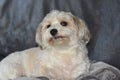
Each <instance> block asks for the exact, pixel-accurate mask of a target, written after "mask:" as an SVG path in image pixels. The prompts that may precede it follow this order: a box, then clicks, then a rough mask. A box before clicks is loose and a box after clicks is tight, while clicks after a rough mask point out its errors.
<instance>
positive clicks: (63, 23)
mask: <svg viewBox="0 0 120 80" xmlns="http://www.w3.org/2000/svg"><path fill="white" fill-rule="evenodd" d="M60 24H61V25H62V26H67V25H68V23H67V22H66V21H62V22H61V23H60Z"/></svg>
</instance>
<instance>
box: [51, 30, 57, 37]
mask: <svg viewBox="0 0 120 80" xmlns="http://www.w3.org/2000/svg"><path fill="white" fill-rule="evenodd" d="M57 32H58V30H57V29H51V31H50V34H51V35H52V36H55V35H56V34H57Z"/></svg>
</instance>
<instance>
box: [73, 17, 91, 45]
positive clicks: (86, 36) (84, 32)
mask: <svg viewBox="0 0 120 80" xmlns="http://www.w3.org/2000/svg"><path fill="white" fill-rule="evenodd" d="M73 20H74V22H75V24H76V26H77V28H78V31H77V35H78V37H79V40H82V41H83V42H85V43H86V44H87V43H88V42H89V40H90V32H89V30H88V28H87V26H86V24H85V22H84V21H83V20H81V19H79V18H77V17H75V16H73Z"/></svg>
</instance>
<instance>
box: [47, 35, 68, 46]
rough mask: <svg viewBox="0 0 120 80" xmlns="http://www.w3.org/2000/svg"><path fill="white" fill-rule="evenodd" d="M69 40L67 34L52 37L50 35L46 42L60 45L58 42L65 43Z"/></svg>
mask: <svg viewBox="0 0 120 80" xmlns="http://www.w3.org/2000/svg"><path fill="white" fill-rule="evenodd" d="M69 41H70V38H69V36H54V37H51V38H50V39H49V41H48V43H49V44H50V45H55V44H57V45H60V44H67V43H69Z"/></svg>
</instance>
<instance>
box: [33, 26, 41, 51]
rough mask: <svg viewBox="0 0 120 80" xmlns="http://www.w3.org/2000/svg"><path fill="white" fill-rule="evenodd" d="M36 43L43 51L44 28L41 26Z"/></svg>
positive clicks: (38, 29) (37, 32)
mask: <svg viewBox="0 0 120 80" xmlns="http://www.w3.org/2000/svg"><path fill="white" fill-rule="evenodd" d="M35 40H36V43H37V44H38V45H39V47H40V48H41V49H43V46H42V26H41V24H39V26H38V28H37V31H36V39H35Z"/></svg>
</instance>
